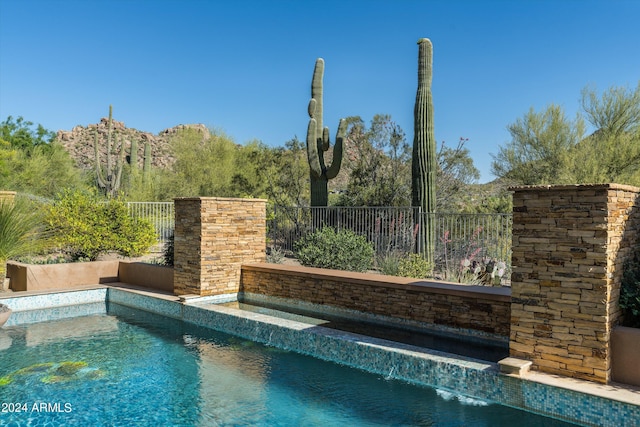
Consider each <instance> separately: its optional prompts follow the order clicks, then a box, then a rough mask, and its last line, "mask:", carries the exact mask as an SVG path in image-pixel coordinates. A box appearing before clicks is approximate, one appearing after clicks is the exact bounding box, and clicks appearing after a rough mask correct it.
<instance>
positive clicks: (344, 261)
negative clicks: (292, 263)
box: [295, 227, 374, 271]
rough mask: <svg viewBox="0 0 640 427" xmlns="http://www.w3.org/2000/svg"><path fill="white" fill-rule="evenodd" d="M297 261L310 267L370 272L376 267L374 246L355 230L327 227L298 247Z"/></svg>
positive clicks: (300, 242)
mask: <svg viewBox="0 0 640 427" xmlns="http://www.w3.org/2000/svg"><path fill="white" fill-rule="evenodd" d="M295 253H296V257H297V258H298V260H299V261H300V263H301V264H302V265H304V266H307V267H319V268H332V269H334V270H346V271H367V270H369V269H370V268H371V266H372V265H373V254H374V250H373V245H372V244H371V243H370V242H367V239H366V238H365V237H364V236H360V235H358V234H356V233H354V232H353V231H351V230H340V231H336V230H334V229H333V228H331V227H324V228H322V229H321V230H316V231H314V232H312V233H309V234H307V235H306V236H304V237H303V238H302V239H300V240H298V241H297V242H296V243H295Z"/></svg>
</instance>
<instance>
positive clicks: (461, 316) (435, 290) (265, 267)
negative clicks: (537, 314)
mask: <svg viewBox="0 0 640 427" xmlns="http://www.w3.org/2000/svg"><path fill="white" fill-rule="evenodd" d="M240 290H241V291H242V292H249V293H254V294H262V295H267V296H272V297H278V298H288V299H295V300H302V301H305V302H309V303H313V304H324V305H329V306H333V307H339V308H346V309H351V310H358V311H363V312H367V313H371V314H376V315H381V316H390V317H394V318H398V319H405V320H411V321H416V322H424V323H430V324H434V325H443V326H449V327H453V328H460V329H472V330H477V331H482V332H486V333H490V334H495V335H501V336H505V337H506V336H508V335H509V319H510V310H511V297H510V289H509V288H492V287H485V286H465V285H456V284H449V283H442V282H430V281H419V280H416V279H408V278H404V277H395V276H384V275H378V274H366V273H352V272H346V271H338V270H328V269H320V268H310V267H295V266H282V265H278V264H250V265H248V264H244V265H243V266H242V276H241V286H240Z"/></svg>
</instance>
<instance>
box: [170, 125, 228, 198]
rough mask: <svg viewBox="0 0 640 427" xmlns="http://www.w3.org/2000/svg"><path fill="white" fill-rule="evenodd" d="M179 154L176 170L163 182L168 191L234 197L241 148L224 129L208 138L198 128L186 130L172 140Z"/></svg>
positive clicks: (186, 195) (213, 132) (186, 194)
mask: <svg viewBox="0 0 640 427" xmlns="http://www.w3.org/2000/svg"><path fill="white" fill-rule="evenodd" d="M171 148H172V151H173V155H174V157H175V162H174V164H173V168H172V173H171V174H169V175H168V177H167V178H168V179H167V180H166V181H164V182H163V187H164V188H165V190H164V193H165V194H167V195H169V194H171V195H173V196H184V197H195V196H216V197H233V196H235V194H234V193H233V192H232V185H231V182H232V178H233V176H234V171H235V168H236V154H237V151H238V148H237V146H236V144H235V142H233V141H232V140H231V138H229V137H228V136H227V135H225V134H224V133H223V132H219V131H212V133H211V136H210V137H209V138H207V139H203V138H202V133H200V132H198V131H197V130H194V129H188V128H187V129H183V130H181V131H180V132H178V133H177V134H176V135H175V136H174V137H173V138H172V139H171Z"/></svg>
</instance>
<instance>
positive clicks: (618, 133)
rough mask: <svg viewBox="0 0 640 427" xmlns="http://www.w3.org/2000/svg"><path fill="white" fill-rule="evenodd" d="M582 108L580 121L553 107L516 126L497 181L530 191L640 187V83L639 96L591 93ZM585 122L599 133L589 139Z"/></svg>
mask: <svg viewBox="0 0 640 427" xmlns="http://www.w3.org/2000/svg"><path fill="white" fill-rule="evenodd" d="M581 106H582V110H583V112H582V115H579V116H578V118H576V120H574V121H570V120H568V119H567V118H566V117H565V115H564V112H563V111H562V109H561V108H560V107H558V106H555V105H551V106H549V107H548V108H547V109H546V110H545V111H544V112H541V113H536V112H534V111H533V110H530V111H529V112H528V113H527V114H526V115H525V116H524V117H523V118H521V119H518V120H517V121H516V122H515V123H513V124H511V125H510V126H509V127H508V129H509V132H510V133H511V138H512V139H511V142H509V143H508V144H507V146H506V147H501V148H500V149H499V152H498V154H497V155H496V156H494V161H493V163H492V172H493V173H494V175H496V176H498V177H500V178H503V179H505V180H507V181H508V182H510V183H512V184H524V185H530V184H598V183H607V182H616V183H620V184H631V185H636V186H638V185H640V83H639V84H638V86H637V87H636V88H635V89H634V90H631V89H628V88H625V87H611V88H609V89H608V90H606V91H604V92H603V93H602V94H600V95H598V94H597V93H596V91H595V90H593V89H590V88H585V89H584V90H583V91H582V99H581ZM583 117H584V118H586V121H587V122H589V123H590V124H591V125H592V126H593V128H594V129H595V131H594V132H593V133H592V134H591V135H589V136H587V137H586V138H585V137H584V129H585V124H584V123H585V119H583Z"/></svg>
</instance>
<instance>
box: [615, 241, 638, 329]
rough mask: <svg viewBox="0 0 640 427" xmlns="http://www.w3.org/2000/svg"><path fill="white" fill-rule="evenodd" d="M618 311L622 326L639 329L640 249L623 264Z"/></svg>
mask: <svg viewBox="0 0 640 427" xmlns="http://www.w3.org/2000/svg"><path fill="white" fill-rule="evenodd" d="M620 309H621V310H622V316H623V320H622V324H623V326H629V327H632V328H640V248H638V249H637V250H636V253H635V255H634V256H633V258H632V259H631V260H629V261H628V262H627V263H626V264H625V268H624V273H623V276H622V286H621V289H620Z"/></svg>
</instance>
